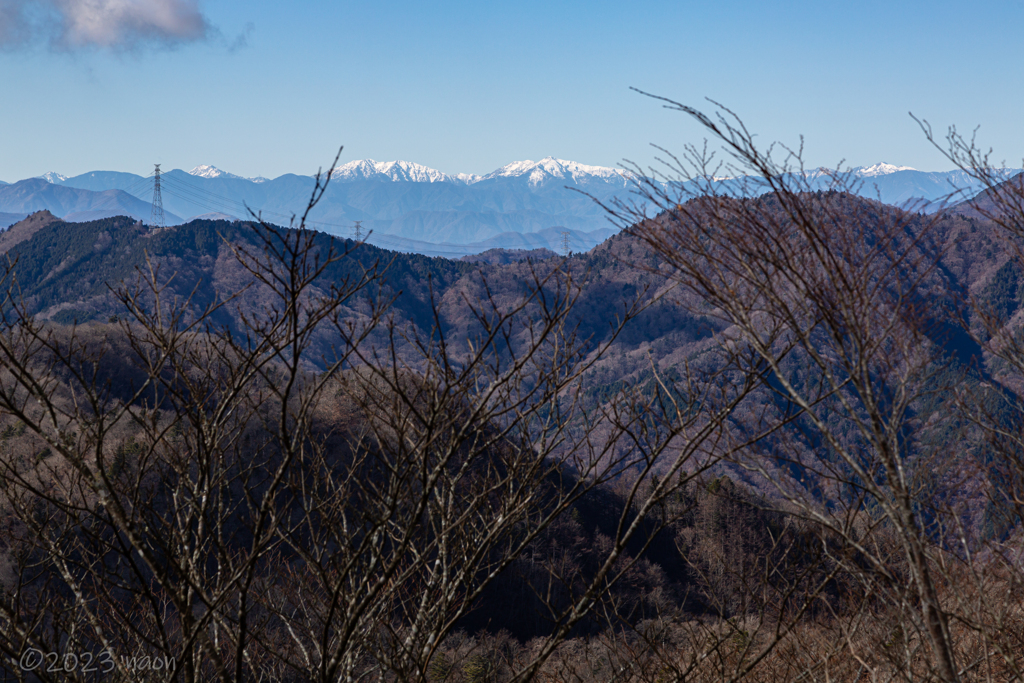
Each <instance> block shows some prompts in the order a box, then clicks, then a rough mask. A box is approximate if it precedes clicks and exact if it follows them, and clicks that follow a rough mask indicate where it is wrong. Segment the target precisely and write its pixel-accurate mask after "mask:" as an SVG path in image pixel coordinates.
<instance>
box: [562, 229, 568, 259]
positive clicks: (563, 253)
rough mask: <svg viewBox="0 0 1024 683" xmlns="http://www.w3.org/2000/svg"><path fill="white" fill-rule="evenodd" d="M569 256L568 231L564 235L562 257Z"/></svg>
mask: <svg viewBox="0 0 1024 683" xmlns="http://www.w3.org/2000/svg"><path fill="white" fill-rule="evenodd" d="M568 255H569V231H568V230H566V231H564V232H563V233H562V256H568Z"/></svg>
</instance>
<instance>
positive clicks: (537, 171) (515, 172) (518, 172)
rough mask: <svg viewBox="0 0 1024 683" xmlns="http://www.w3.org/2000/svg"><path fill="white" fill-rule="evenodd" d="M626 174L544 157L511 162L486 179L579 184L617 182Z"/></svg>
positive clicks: (603, 167) (613, 169) (615, 169)
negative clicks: (503, 178)
mask: <svg viewBox="0 0 1024 683" xmlns="http://www.w3.org/2000/svg"><path fill="white" fill-rule="evenodd" d="M626 175H627V174H626V172H625V171H623V170H621V169H617V168H608V167H606V166H588V165H586V164H580V163H577V162H575V161H567V160H565V159H556V158H555V157H545V158H544V159H541V160H540V161H530V160H529V159H527V160H525V161H513V162H512V163H511V164H506V165H505V166H502V167H501V168H499V169H498V170H496V171H494V172H492V173H488V174H487V175H485V176H484V178H485V179H487V178H501V177H505V178H509V177H521V176H527V182H528V183H529V184H530V185H539V184H541V183H543V182H544V181H545V180H548V179H558V180H560V181H562V182H565V181H572V182H574V183H576V184H579V183H580V182H581V181H585V180H587V179H589V178H600V179H601V180H618V179H621V178H625V177H626Z"/></svg>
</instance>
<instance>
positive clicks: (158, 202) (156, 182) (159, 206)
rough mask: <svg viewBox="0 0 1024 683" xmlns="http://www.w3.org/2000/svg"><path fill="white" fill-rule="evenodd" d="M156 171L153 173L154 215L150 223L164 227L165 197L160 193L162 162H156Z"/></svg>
mask: <svg viewBox="0 0 1024 683" xmlns="http://www.w3.org/2000/svg"><path fill="white" fill-rule="evenodd" d="M155 166H156V171H155V172H154V175H153V215H152V216H151V217H150V219H149V223H150V225H152V226H154V227H157V228H162V227H164V198H163V196H162V195H161V194H160V164H155Z"/></svg>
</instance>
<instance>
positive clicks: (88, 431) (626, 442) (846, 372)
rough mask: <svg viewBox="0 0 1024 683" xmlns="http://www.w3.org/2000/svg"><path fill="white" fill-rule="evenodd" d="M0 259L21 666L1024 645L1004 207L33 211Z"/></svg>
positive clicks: (777, 662) (655, 676)
mask: <svg viewBox="0 0 1024 683" xmlns="http://www.w3.org/2000/svg"><path fill="white" fill-rule="evenodd" d="M0 250H2V251H3V252H4V253H5V255H6V256H7V258H8V259H9V260H8V271H7V277H8V280H7V284H8V292H9V296H8V298H7V300H6V301H5V302H4V307H3V313H4V318H3V323H4V325H5V328H4V334H3V335H0V357H2V359H3V362H2V368H0V453H2V454H3V457H2V458H0V510H2V512H3V513H4V514H5V515H6V519H7V520H8V521H7V522H5V523H6V524H7V530H6V531H5V534H6V535H5V536H3V539H2V541H3V542H2V543H0V559H2V560H3V564H2V565H0V584H2V585H3V587H4V589H5V590H6V593H4V594H3V598H2V599H0V625H6V626H8V627H9V629H8V631H2V629H0V649H2V648H6V650H4V651H5V652H8V653H16V652H20V651H21V649H23V647H25V646H26V644H30V643H35V644H36V645H38V646H39V647H43V646H45V647H57V646H58V645H56V644H55V643H63V642H67V641H68V640H69V639H73V638H80V639H81V642H82V643H84V644H85V645H88V646H90V647H91V646H92V645H93V644H95V643H96V642H99V640H100V639H101V638H107V637H108V636H107V635H105V634H106V633H107V632H109V633H113V634H115V635H114V636H113V637H114V638H115V639H116V646H117V647H118V648H121V649H128V648H137V649H139V650H140V651H147V652H148V651H152V652H154V653H156V652H159V653H163V655H165V656H171V655H170V654H169V653H172V652H185V653H186V654H185V655H182V656H183V658H186V659H183V660H182V661H187V663H188V667H190V668H188V669H187V672H188V676H187V677H186V678H187V679H188V680H193V681H199V680H205V678H204V676H206V677H208V676H209V675H210V672H215V671H218V670H221V671H227V669H228V668H229V667H228V666H227V665H226V664H225V662H228V661H232V662H234V664H233V666H234V671H235V672H236V674H225V675H224V676H221V678H224V680H232V681H234V680H238V681H241V680H248V679H250V678H253V677H254V676H255V675H256V673H255V672H260V674H259V675H264V674H265V675H266V676H267V677H268V678H269V679H271V680H283V681H300V680H303V681H304V680H318V681H325V682H326V681H335V680H346V679H355V678H360V677H364V678H365V677H369V678H373V676H375V675H376V674H374V673H373V672H374V671H376V670H377V669H376V668H375V667H380V668H382V669H386V670H387V671H388V672H390V673H389V674H388V676H384V677H383V678H387V679H388V680H420V681H424V682H426V681H447V680H451V681H456V682H461V681H499V680H512V679H513V678H514V677H515V676H518V675H520V674H522V676H521V678H522V679H525V680H538V679H539V678H544V677H545V676H548V677H549V678H551V679H552V680H580V681H589V680H620V679H621V677H619V673H621V672H622V671H626V670H629V671H634V672H635V675H634V674H630V675H629V676H628V677H626V678H625V679H622V680H657V681H669V680H675V681H689V680H708V681H712V680H715V681H718V680H738V679H740V678H742V677H743V676H745V675H746V673H741V674H736V675H735V676H733V674H735V673H736V672H737V671H741V670H742V671H744V672H746V671H770V672H777V671H784V672H788V671H800V672H806V671H812V672H813V671H816V670H817V669H816V668H815V667H817V666H818V664H817V663H816V662H819V661H829V662H831V664H830V666H833V667H836V670H837V671H839V674H837V676H836V679H837V680H844V681H845V680H851V681H854V680H858V678H859V676H860V674H859V673H858V670H857V668H856V665H854V664H851V662H855V661H861V660H863V661H868V660H870V661H871V666H872V667H874V668H873V670H878V671H888V672H908V671H909V672H912V673H913V672H918V673H920V672H924V673H923V675H921V676H918V677H919V678H921V679H922V680H929V676H930V673H929V672H934V671H937V670H938V667H939V665H940V664H941V663H942V662H939V664H936V663H935V662H936V661H938V660H937V659H936V658H937V657H938V655H935V656H933V655H932V654H929V653H935V652H939V653H940V654H941V653H942V652H946V655H943V656H947V655H948V657H947V658H954V657H955V658H967V657H969V656H971V652H972V650H971V647H972V646H971V645H970V643H971V642H973V641H971V640H970V638H967V637H962V636H961V633H962V632H964V631H965V630H966V631H970V630H971V629H973V631H971V633H974V634H977V633H979V632H983V633H984V634H985V638H987V639H988V641H987V642H989V643H997V645H998V647H1003V648H1004V649H1005V651H1006V652H1008V653H1010V655H1011V659H1010V660H1008V661H1012V657H1014V656H1017V655H1018V654H1019V653H1020V652H1021V650H1020V648H1019V643H1017V642H1016V641H1015V640H1014V638H1015V637H1016V636H1014V635H1012V634H1019V633H1021V632H1024V631H1021V630H1019V629H1018V630H1012V629H1017V627H1018V626H1020V625H1021V624H1022V623H1024V622H1022V617H1021V614H1020V613H1019V611H1011V612H1010V613H1005V612H999V610H1000V609H1002V606H1003V603H1000V602H998V601H996V603H995V606H994V607H993V606H992V605H987V604H985V603H984V601H985V599H986V598H985V596H986V595H989V593H986V591H993V592H995V591H1004V590H1005V591H1009V592H1011V593H1012V592H1014V591H1018V592H1019V590H1020V585H1024V584H1020V583H1018V577H1019V575H1018V573H1016V569H1014V567H1015V566H1016V565H1015V564H1014V563H1015V562H1017V560H1016V559H1014V558H1015V556H1014V555H1012V552H1011V551H1012V549H1013V548H1015V547H1017V546H1018V545H1019V538H1020V533H1021V531H1020V529H1021V524H1020V512H1021V510H1020V509H1019V503H1018V502H1015V501H1018V497H1015V496H1017V495H1018V494H1017V493H1016V492H1017V491H1018V487H1019V486H1020V482H1021V481H1024V478H1022V477H1021V474H1020V469H1019V468H1017V467H1016V466H1015V464H1014V463H1016V462H1019V442H1018V441H1017V440H1016V435H1017V434H1018V433H1019V424H1020V420H1019V415H1018V413H1019V411H1018V410H1016V408H1015V406H1019V401H1018V400H1017V398H1016V394H1015V393H1014V392H1015V391H1016V390H1018V387H1019V386H1020V385H1021V384H1022V382H1021V372H1020V367H1019V365H1014V363H1013V362H1012V361H1013V358H1014V356H1013V355H1012V354H1010V353H1008V352H1007V349H1013V348H1014V344H1015V343H1016V342H1015V339H1019V335H1017V333H1016V330H1017V329H1018V319H1019V316H1020V310H1021V308H1022V304H1024V280H1022V279H1021V272H1022V271H1021V267H1020V265H1019V264H1018V261H1017V260H1016V259H1015V258H1014V253H1013V250H1012V248H1011V247H1010V246H1009V245H1008V243H1007V241H1006V240H1005V239H1003V238H1001V237H1000V233H999V232H998V230H997V226H996V225H995V224H993V223H992V222H991V221H990V220H988V219H987V218H985V217H982V216H974V215H965V214H955V213H950V214H937V215H932V216H925V215H923V214H918V213H908V212H905V211H902V210H900V209H897V208H894V207H887V206H884V205H881V204H879V203H878V202H873V201H869V200H865V199H862V198H859V197H856V196H854V195H852V194H848V193H842V192H815V193H803V194H785V193H778V194H777V195H769V196H764V197H760V198H756V199H745V200H739V199H728V198H702V199H697V200H693V201H692V202H689V203H686V204H675V205H670V206H668V207H666V210H665V211H664V212H663V213H661V214H660V215H658V216H656V217H654V218H650V219H644V220H641V221H639V222H637V223H636V224H634V225H632V226H629V227H628V228H627V229H626V230H623V231H622V232H621V233H620V234H618V235H616V236H614V237H612V238H611V239H609V240H607V241H606V242H605V243H603V244H601V245H600V246H598V247H596V248H595V249H593V250H591V251H589V252H587V253H581V254H580V253H578V254H572V255H570V256H567V257H562V256H555V255H552V254H550V253H540V254H537V253H532V254H515V253H508V252H501V253H495V254H490V255H489V256H487V255H485V258H482V259H481V261H482V262H468V261H453V260H446V259H440V258H428V257H423V256H418V255H408V254H400V253H395V252H389V251H385V250H382V249H378V248H376V247H372V246H368V245H365V244H357V243H354V242H352V241H350V240H337V239H335V238H332V237H330V236H328V235H325V234H321V233H316V232H312V231H294V230H287V229H282V228H276V227H274V226H270V225H260V224H256V223H246V222H225V221H193V222H191V223H189V224H187V225H183V226H178V227H174V228H165V229H152V228H150V227H149V226H146V225H144V224H142V223H140V222H138V221H136V220H134V219H131V218H126V217H116V218H109V219H103V220H99V221H93V222H89V223H79V224H71V223H66V222H63V221H60V220H58V219H56V218H54V217H53V216H52V215H48V214H43V213H38V214H35V215H33V216H30V217H28V218H27V219H26V220H25V221H23V222H21V223H19V224H17V225H15V226H13V227H12V228H11V229H10V230H9V231H8V232H6V233H4V234H3V235H2V236H0ZM538 256H539V257H542V258H535V257H538ZM1015 458H1017V459H1016V460H1015ZM1007 549H1010V550H1007ZM1004 553H1006V554H1004ZM976 558H983V562H984V564H983V565H978V564H971V563H974V562H976V561H978V560H977V559H976ZM65 567H74V570H65V569H63V568H65ZM993 567H994V568H995V569H993ZM972 572H974V574H972ZM971 576H974V577H981V578H976V579H972V580H973V581H974V583H970V582H968V583H967V584H965V585H967V586H968V588H967V589H964V590H967V591H974V594H973V595H972V600H976V601H977V602H973V603H971V605H972V606H970V607H969V608H968V607H964V606H963V605H962V604H960V603H957V602H956V601H957V596H958V595H959V593H958V590H957V588H958V586H959V583H960V582H962V581H964V577H971ZM922 577H926V578H927V580H925V578H922ZM110 586H116V589H110V588H109V587H110ZM81 595H87V596H89V599H88V600H84V601H83V600H82V599H81V597H80V596H81ZM51 604H52V605H60V606H61V610H60V611H59V615H58V614H57V613H56V612H53V610H50V609H49V608H47V607H41V605H51ZM978 604H982V607H977V606H976V605H978ZM937 605H942V606H943V607H942V608H941V609H942V610H945V611H944V612H942V614H948V615H958V616H957V618H959V616H963V619H961V620H960V621H956V620H955V619H953V620H950V621H947V622H943V617H942V615H937V614H936V610H938V609H940V608H939V607H937ZM40 610H42V611H40ZM958 610H959V611H958ZM971 610H974V611H973V612H972V611H971ZM992 610H995V612H993V611H992ZM51 612H53V613H52V614H51ZM996 612H999V618H1001V619H1003V621H1002V622H999V623H1001V624H1010V626H1011V630H1009V631H1007V629H1005V628H1002V627H1000V628H990V626H989V625H988V624H989V622H988V621H986V620H988V619H992V618H994V617H993V614H995V613H996ZM22 614H29V615H40V614H44V615H46V618H45V619H42V620H41V621H39V620H37V621H35V622H32V623H23V622H22V621H20V620H21V619H22V617H21V616H20V615H22ZM979 614H980V615H981V616H977V615H979ZM972 615H973V616H972ZM975 617H977V623H975V622H971V621H970V620H971V619H974V618H975ZM33 618H35V617H33ZM929 620H931V621H929ZM939 622H942V623H947V626H946V627H945V628H947V629H948V630H949V631H950V633H953V632H954V631H955V634H954V635H951V636H949V639H948V643H947V644H948V647H946V650H943V649H942V648H943V647H944V646H943V645H942V643H943V642H947V641H944V640H943V638H945V636H943V635H942V634H941V633H940V632H939V631H940V630H941V629H939V630H935V629H932V630H929V629H930V625H934V623H939ZM968 623H969V624H970V625H969V626H968V625H962V624H968ZM979 623H980V624H981V625H977V624H979ZM167 624H170V626H167ZM851 624H857V625H858V626H857V627H856V628H853V627H851ZM82 632H84V633H86V635H84V636H80V635H77V634H79V633H82ZM1007 632H1008V633H1010V634H1011V635H1010V636H1005V635H1004V634H1005V633H1007ZM5 633H9V634H13V635H4V634H5ZM210 633H216V634H217V640H216V642H214V641H213V640H212V639H209V640H207V639H208V637H209V634H210ZM101 634H103V635H101ZM972 637H973V636H972ZM4 638H7V640H6V641H5V640H4ZM896 643H899V644H900V647H899V648H896V647H895V644H896ZM85 645H83V647H84V646H85ZM992 647H996V645H993V646H992ZM929 648H930V649H929ZM1015 648H1016V649H1015ZM849 651H855V652H857V653H858V657H860V659H857V658H852V659H851V658H850V657H849V656H847V654H848V652H849ZM312 653H318V654H312ZM8 656H9V658H11V657H14V655H13V654H9V655H8ZM957 661H959V659H958V660H957ZM947 663H948V662H947ZM3 666H6V664H5V665H3ZM863 666H867V665H866V664H865V665H863ZM1000 666H1001V665H1000ZM1008 666H1009V665H1008ZM530 667H534V668H533V669H530ZM744 667H746V668H744ZM757 667H761V668H757ZM1011 668H1012V667H1011ZM996 669H998V667H996ZM999 670H1001V669H999ZM5 671H6V670H5ZM237 672H240V673H237ZM517 672H518V673H517ZM523 672H526V673H523ZM531 672H532V673H531ZM542 672H544V673H543V675H541V673H542ZM609 672H611V674H610V675H606V674H609ZM616 672H619V673H616ZM122 673H125V674H126V675H127V671H125V672H122ZM901 675H902V674H901ZM915 675H916V674H915ZM907 677H908V678H913V677H914V676H911V675H909V674H908V676H907ZM383 678H382V679H383ZM790 678H792V677H790ZM790 678H787V677H786V676H783V675H782V674H779V677H778V678H772V676H770V675H766V677H765V678H764V680H780V681H781V680H790ZM931 679H933V680H942V677H941V676H932V678H931ZM947 680H948V677H947Z"/></svg>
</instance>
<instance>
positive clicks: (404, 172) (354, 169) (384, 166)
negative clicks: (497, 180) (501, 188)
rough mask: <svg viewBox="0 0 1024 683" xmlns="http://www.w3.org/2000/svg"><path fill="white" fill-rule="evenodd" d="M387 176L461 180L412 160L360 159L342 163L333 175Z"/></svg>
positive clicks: (420, 180)
mask: <svg viewBox="0 0 1024 683" xmlns="http://www.w3.org/2000/svg"><path fill="white" fill-rule="evenodd" d="M374 176H385V177H387V178H388V179H390V180H395V181H405V182H412V183H444V182H449V183H450V182H460V180H459V179H458V178H452V177H451V176H449V175H448V174H447V173H442V172H441V171H438V170H437V169H434V168H429V167H427V166H423V165H421V164H415V163H413V162H411V161H374V160H373V159H359V160H357V161H350V162H348V163H347V164H342V165H341V166H338V167H336V168H335V169H334V171H333V172H332V173H331V177H332V178H335V179H340V180H358V179H365V178H372V177H374Z"/></svg>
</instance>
